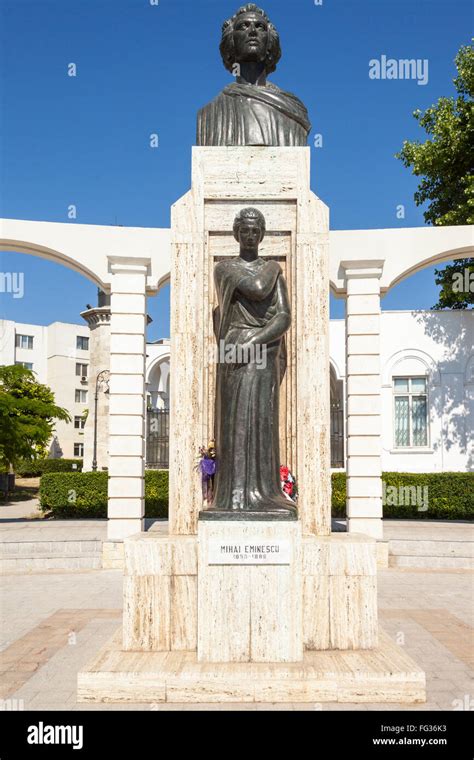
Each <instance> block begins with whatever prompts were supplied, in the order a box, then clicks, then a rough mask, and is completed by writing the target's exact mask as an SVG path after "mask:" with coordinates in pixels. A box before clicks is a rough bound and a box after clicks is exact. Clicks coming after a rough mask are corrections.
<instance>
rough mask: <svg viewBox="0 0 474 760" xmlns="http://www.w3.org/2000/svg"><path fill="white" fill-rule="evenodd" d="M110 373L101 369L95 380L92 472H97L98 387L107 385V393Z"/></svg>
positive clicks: (106, 391)
mask: <svg viewBox="0 0 474 760" xmlns="http://www.w3.org/2000/svg"><path fill="white" fill-rule="evenodd" d="M109 377H110V372H109V370H108V369H103V370H102V371H101V372H99V374H98V375H97V377H96V380H95V395H94V456H93V459H92V471H93V472H96V471H97V402H98V400H99V386H100V384H101V383H102V382H105V383H106V385H107V388H106V390H105V391H104V392H105V393H108V385H109Z"/></svg>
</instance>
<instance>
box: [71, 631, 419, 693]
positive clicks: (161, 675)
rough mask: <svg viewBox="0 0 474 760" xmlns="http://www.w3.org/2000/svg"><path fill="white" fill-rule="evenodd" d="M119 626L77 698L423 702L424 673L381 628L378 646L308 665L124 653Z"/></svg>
mask: <svg viewBox="0 0 474 760" xmlns="http://www.w3.org/2000/svg"><path fill="white" fill-rule="evenodd" d="M121 647H122V631H121V629H119V630H118V631H117V632H116V633H115V634H114V636H113V637H112V639H111V640H110V641H109V642H108V643H107V644H106V645H105V646H104V647H103V648H102V650H101V651H100V652H99V654H98V655H97V656H96V657H95V659H94V660H93V661H92V662H91V663H90V664H89V665H88V666H87V667H86V668H85V669H84V670H83V671H81V672H80V673H79V674H78V697H77V699H78V702H144V703H150V702H188V703H200V702H403V703H413V702H424V701H425V700H426V691H425V674H424V673H423V672H422V671H421V670H420V669H419V667H418V666H417V665H416V663H415V662H414V661H413V660H412V659H411V657H409V656H408V655H407V654H406V653H405V652H404V651H403V650H402V649H401V648H400V647H399V646H397V645H396V644H395V643H394V642H393V641H392V640H391V639H390V637H389V636H388V635H387V634H386V633H385V632H384V631H382V630H381V631H380V632H379V646H378V647H377V648H376V649H374V650H371V651H368V650H360V651H335V650H333V651H326V652H306V653H305V655H304V659H303V662H302V663H301V662H300V663H232V664H217V663H209V664H203V663H198V662H197V657H196V653H195V652H124V651H122V649H121Z"/></svg>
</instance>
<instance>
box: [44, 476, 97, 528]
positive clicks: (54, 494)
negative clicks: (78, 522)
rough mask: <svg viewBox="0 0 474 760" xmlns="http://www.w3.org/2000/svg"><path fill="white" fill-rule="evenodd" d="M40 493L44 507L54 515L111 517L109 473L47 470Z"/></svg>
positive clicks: (63, 516) (62, 516)
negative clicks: (109, 510)
mask: <svg viewBox="0 0 474 760" xmlns="http://www.w3.org/2000/svg"><path fill="white" fill-rule="evenodd" d="M39 495H40V507H41V510H42V511H43V512H51V513H52V514H53V515H54V517H58V518H81V517H84V518H89V519H90V518H98V517H107V473H106V472H47V473H45V474H44V475H43V476H42V477H41V482H40V494H39Z"/></svg>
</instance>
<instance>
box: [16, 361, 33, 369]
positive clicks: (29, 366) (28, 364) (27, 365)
mask: <svg viewBox="0 0 474 760" xmlns="http://www.w3.org/2000/svg"><path fill="white" fill-rule="evenodd" d="M15 364H16V365H18V366H19V367H24V368H25V369H31V370H32V371H33V364H32V362H15Z"/></svg>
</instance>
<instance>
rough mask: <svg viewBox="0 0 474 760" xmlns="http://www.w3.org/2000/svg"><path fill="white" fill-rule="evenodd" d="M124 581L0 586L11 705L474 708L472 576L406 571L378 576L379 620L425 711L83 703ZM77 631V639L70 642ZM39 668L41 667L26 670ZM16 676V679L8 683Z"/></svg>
mask: <svg viewBox="0 0 474 760" xmlns="http://www.w3.org/2000/svg"><path fill="white" fill-rule="evenodd" d="M122 580H123V576H122V572H121V571H118V570H107V571H106V570H99V571H96V570H91V571H82V572H69V573H68V572H53V571H51V572H42V573H40V572H38V573H32V574H28V575H15V576H13V575H5V576H4V577H3V578H1V579H0V593H1V596H0V610H1V613H2V616H3V620H2V622H1V626H0V631H1V637H2V640H1V643H2V646H1V648H2V649H3V654H4V655H5V657H7V658H9V663H8V668H7V669H6V670H4V671H3V675H2V676H0V683H2V684H4V683H5V684H10V685H13V686H14V685H15V683H17V681H15V678H16V674H15V670H16V666H18V667H19V666H20V665H21V667H22V670H21V673H22V679H23V681H22V685H21V686H19V687H17V688H16V690H15V691H11V692H9V693H10V696H9V697H7V699H10V700H15V699H18V700H23V707H24V709H32V710H53V709H67V710H78V711H81V710H146V709H151V710H155V711H161V710H165V711H166V710H190V709H191V710H193V709H199V710H213V711H218V710H236V709H238V710H285V709H287V710H317V711H325V710H334V709H337V710H343V711H344V710H359V711H360V710H363V711H366V710H384V711H385V710H390V711H398V710H405V709H415V710H417V711H418V710H419V711H425V710H453V709H469V705H471V707H470V709H474V686H473V680H472V678H473V670H472V668H471V666H470V664H469V663H470V662H471V660H470V657H471V654H472V648H473V647H472V630H471V628H472V625H473V605H472V598H473V588H474V587H473V574H472V572H469V571H462V570H451V571H441V570H437V571H427V570H423V571H420V570H412V569H398V568H389V569H385V570H381V571H380V572H379V604H380V620H381V623H382V625H383V627H384V629H385V630H386V631H387V633H388V634H389V635H390V636H391V637H392V638H393V640H394V641H395V642H396V643H398V644H399V645H401V646H403V647H406V652H407V654H408V655H409V656H411V657H412V658H413V659H414V660H415V662H416V663H417V664H418V665H419V666H420V668H422V669H423V670H425V672H426V678H427V702H426V703H425V704H423V705H416V706H414V705H401V704H398V703H397V704H390V705H386V704H380V703H376V704H373V703H369V704H363V705H360V704H354V703H349V704H344V705H340V704H332V703H319V704H318V703H316V704H314V705H312V704H309V705H306V704H305V705H301V704H279V705H273V704H260V705H256V704H251V705H249V704H239V705H234V704H225V705H224V704H222V705H216V704H213V705H209V704H206V703H203V704H200V705H194V706H193V705H184V704H175V705H166V704H165V705H159V704H154V705H150V706H147V705H143V704H127V705H112V704H111V705H78V704H77V702H76V679H77V673H78V671H79V670H80V669H81V668H83V667H84V666H85V665H86V664H87V662H88V661H90V660H91V659H92V658H93V657H94V656H95V655H96V653H97V651H98V650H99V649H100V647H101V646H102V645H103V644H105V642H106V641H107V640H108V639H109V638H110V636H111V635H112V634H113V632H114V630H116V628H117V625H119V624H120V610H121V605H122ZM78 611H79V612H82V617H81V616H79V617H78ZM78 621H79V622H80V623H81V625H79V624H78ZM41 626H43V627H41ZM48 626H49V628H48ZM46 631H48V637H47V642H46V644H45V640H44V633H45V632H46ZM71 632H72V633H74V634H75V636H72V637H71V636H69V634H70V633H71ZM49 634H51V635H49ZM17 642H20V644H17ZM25 642H26V644H28V645H30V644H31V648H30V650H29V653H30V654H29V656H28V657H26V656H25V652H24V651H21V649H22V648H23V650H24V648H25ZM33 643H34V644H35V646H33ZM15 647H17V648H16V649H15ZM18 647H20V649H18ZM43 647H46V650H47V651H46V652H43ZM12 655H13V657H12ZM15 655H16V656H15ZM35 658H37V659H35ZM35 663H37V664H38V667H36V668H34V669H32V670H28V668H29V667H32V664H35ZM8 671H10V673H9V675H8V676H6V675H5V673H6V672H8ZM4 679H5V680H4ZM0 704H1V703H0Z"/></svg>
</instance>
